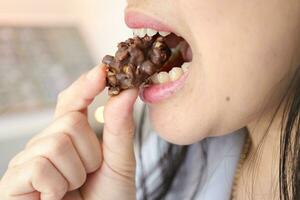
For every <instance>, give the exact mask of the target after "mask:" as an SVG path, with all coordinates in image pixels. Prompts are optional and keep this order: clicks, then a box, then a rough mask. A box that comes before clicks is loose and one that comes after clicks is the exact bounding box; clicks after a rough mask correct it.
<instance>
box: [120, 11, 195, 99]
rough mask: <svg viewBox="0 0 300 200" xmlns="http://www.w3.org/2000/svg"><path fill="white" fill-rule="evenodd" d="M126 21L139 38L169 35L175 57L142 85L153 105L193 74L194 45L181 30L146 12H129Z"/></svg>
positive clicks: (167, 38)
mask: <svg viewBox="0 0 300 200" xmlns="http://www.w3.org/2000/svg"><path fill="white" fill-rule="evenodd" d="M125 22H126V24H127V26H128V27H129V28H131V29H132V32H133V35H134V36H136V37H140V38H143V37H145V36H151V37H153V36H156V35H157V36H159V35H160V36H163V37H165V41H166V44H167V45H168V47H169V48H170V49H171V51H172V54H171V57H170V59H169V61H168V62H167V63H166V64H165V65H164V67H163V68H162V69H161V70H160V71H159V72H157V73H156V74H154V75H152V76H151V77H150V78H149V80H150V81H149V84H146V85H143V86H142V87H141V88H140V97H141V99H142V100H143V101H145V102H146V103H152V104H153V103H158V102H160V101H162V100H165V99H167V98H170V97H171V96H172V95H173V94H174V93H176V92H177V91H179V90H180V89H181V88H182V87H183V85H184V83H185V80H186V79H187V77H188V75H189V70H190V65H191V63H192V60H193V53H192V49H191V46H190V45H189V43H188V42H187V40H186V39H185V38H184V37H182V36H180V35H183V34H180V30H176V29H175V28H171V27H169V26H168V25H165V24H163V23H162V22H160V21H159V20H157V19H154V18H152V17H150V16H147V15H144V14H142V13H139V12H130V11H127V12H126V14H125Z"/></svg>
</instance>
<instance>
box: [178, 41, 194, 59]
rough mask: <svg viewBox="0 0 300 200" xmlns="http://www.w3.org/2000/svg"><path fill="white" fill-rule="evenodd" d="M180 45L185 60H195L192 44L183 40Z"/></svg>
mask: <svg viewBox="0 0 300 200" xmlns="http://www.w3.org/2000/svg"><path fill="white" fill-rule="evenodd" d="M179 45H180V52H181V55H182V58H183V60H184V62H191V61H192V60H193V53H192V49H191V47H190V45H189V44H188V43H187V42H186V41H181V42H180V44H179Z"/></svg>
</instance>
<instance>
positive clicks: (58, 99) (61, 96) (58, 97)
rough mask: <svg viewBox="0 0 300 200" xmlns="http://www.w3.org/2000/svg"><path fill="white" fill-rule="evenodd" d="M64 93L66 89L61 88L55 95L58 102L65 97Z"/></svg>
mask: <svg viewBox="0 0 300 200" xmlns="http://www.w3.org/2000/svg"><path fill="white" fill-rule="evenodd" d="M65 93H66V90H63V91H61V92H60V93H59V94H58V95H57V101H58V102H60V101H61V100H62V99H63V98H64V97H65Z"/></svg>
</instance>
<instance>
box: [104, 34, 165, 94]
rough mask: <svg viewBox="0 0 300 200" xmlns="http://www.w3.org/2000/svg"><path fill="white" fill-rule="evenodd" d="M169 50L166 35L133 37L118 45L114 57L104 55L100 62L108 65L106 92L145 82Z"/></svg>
mask: <svg viewBox="0 0 300 200" xmlns="http://www.w3.org/2000/svg"><path fill="white" fill-rule="evenodd" d="M170 55H171V50H170V49H169V47H168V46H167V44H166V43H165V38H164V37H161V36H158V35H155V36H153V37H150V36H145V37H144V38H139V37H134V38H130V39H128V40H126V41H125V42H121V43H119V44H118V50H117V52H116V53H115V56H114V57H113V56H110V55H106V56H105V57H104V58H103V60H102V63H103V64H105V65H106V68H107V86H108V87H109V90H108V91H109V95H111V96H114V95H118V94H119V93H120V92H121V91H123V90H126V89H129V88H134V87H139V86H140V85H142V84H146V83H147V81H148V79H149V77H150V76H152V75H153V74H155V73H157V72H159V71H160V70H161V69H162V68H163V66H164V64H165V63H167V61H168V60H169V58H170Z"/></svg>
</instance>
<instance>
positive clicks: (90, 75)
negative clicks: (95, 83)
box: [86, 66, 100, 80]
mask: <svg viewBox="0 0 300 200" xmlns="http://www.w3.org/2000/svg"><path fill="white" fill-rule="evenodd" d="M99 68H100V67H99V66H96V67H94V68H93V69H91V70H90V71H89V72H88V74H87V75H86V78H87V79H89V80H96V79H97V78H98V76H99V74H98V71H99Z"/></svg>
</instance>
